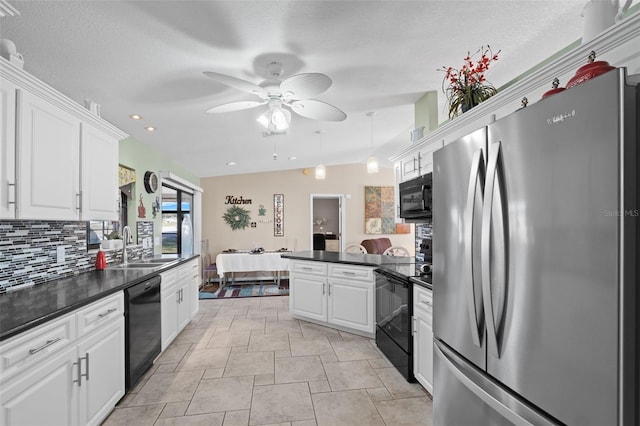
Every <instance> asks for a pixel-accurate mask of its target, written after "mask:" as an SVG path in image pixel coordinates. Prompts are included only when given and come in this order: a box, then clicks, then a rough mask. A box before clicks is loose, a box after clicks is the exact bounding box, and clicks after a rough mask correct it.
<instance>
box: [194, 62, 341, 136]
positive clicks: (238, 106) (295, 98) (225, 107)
mask: <svg viewBox="0 0 640 426" xmlns="http://www.w3.org/2000/svg"><path fill="white" fill-rule="evenodd" d="M267 73H268V75H269V76H270V79H268V80H265V81H263V82H262V83H260V84H254V83H251V82H249V81H246V80H242V79H239V78H236V77H231V76H229V75H225V74H220V73H217V72H212V71H205V72H204V75H206V76H207V77H211V78H213V79H214V80H216V81H217V82H219V83H222V84H224V85H226V86H229V87H233V88H235V89H238V90H242V91H243V92H247V93H251V94H253V95H256V96H257V97H258V98H260V100H257V101H238V102H229V103H226V104H222V105H218V106H215V107H213V108H210V109H208V110H207V111H206V112H207V113H214V114H216V113H224V112H231V111H240V110H244V109H250V108H256V107H259V106H262V105H267V109H266V111H265V112H264V113H263V114H261V115H260V116H259V117H258V119H257V121H258V122H259V123H260V124H262V125H263V126H264V127H265V128H266V129H267V130H268V131H269V132H270V133H282V132H284V131H286V130H287V129H288V128H289V123H290V122H291V112H289V110H288V109H291V111H293V112H295V113H296V114H298V115H301V116H303V117H306V118H311V119H314V120H324V121H343V120H344V119H346V118H347V114H345V113H344V112H343V111H342V110H340V109H339V108H337V107H335V106H333V105H330V104H328V103H326V102H322V101H319V100H317V99H311V98H313V97H315V96H317V95H319V94H321V93H323V92H324V91H326V90H327V89H328V88H329V87H330V86H331V83H332V82H331V79H330V78H329V77H328V76H326V75H325V74H320V73H305V74H296V75H293V76H291V77H288V78H285V79H284V80H280V76H281V75H282V64H281V63H280V62H271V63H269V64H268V65H267ZM283 107H286V108H283ZM287 108H288V109H287Z"/></svg>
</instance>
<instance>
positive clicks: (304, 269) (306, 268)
mask: <svg viewBox="0 0 640 426" xmlns="http://www.w3.org/2000/svg"><path fill="white" fill-rule="evenodd" d="M300 269H302V270H303V271H313V268H312V267H310V266H301V267H300Z"/></svg>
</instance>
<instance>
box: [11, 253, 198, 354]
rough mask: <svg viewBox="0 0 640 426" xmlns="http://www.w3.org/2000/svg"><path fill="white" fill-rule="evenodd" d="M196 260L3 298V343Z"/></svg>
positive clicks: (73, 280) (86, 276)
mask: <svg viewBox="0 0 640 426" xmlns="http://www.w3.org/2000/svg"><path fill="white" fill-rule="evenodd" d="M195 257H197V255H195V256H187V257H181V258H179V257H175V259H176V261H175V262H171V263H165V264H163V265H159V266H151V267H149V268H128V269H127V268H119V267H114V266H112V267H107V269H105V270H103V271H96V270H93V271H90V272H85V273H82V274H78V275H74V276H72V277H68V278H62V279H59V280H54V281H49V282H47V283H44V284H39V285H36V286H32V287H26V288H22V289H20V290H16V291H10V292H7V293H3V294H0V341H2V340H5V339H8V338H10V337H12V336H15V335H17V334H19V333H22V332H24V331H27V330H29V329H31V328H33V327H35V326H38V325H40V324H43V323H45V322H47V321H50V320H52V319H54V318H56V317H59V316H62V315H64V314H66V313H69V312H72V311H74V310H76V309H78V308H81V307H82V306H85V305H88V304H90V303H92V302H95V301H97V300H100V299H102V298H104V297H106V296H109V295H111V294H113V293H116V292H118V291H122V290H124V289H125V288H127V287H130V286H132V285H134V284H137V283H139V282H141V281H144V280H145V279H146V278H149V277H152V276H154V275H157V274H159V273H161V272H163V271H165V270H168V269H171V268H174V267H176V266H178V265H180V264H182V263H184V262H187V261H189V260H191V259H193V258H195ZM163 258H165V259H166V258H167V256H164V257H163ZM149 260H151V259H145V261H149ZM134 262H135V261H131V263H134Z"/></svg>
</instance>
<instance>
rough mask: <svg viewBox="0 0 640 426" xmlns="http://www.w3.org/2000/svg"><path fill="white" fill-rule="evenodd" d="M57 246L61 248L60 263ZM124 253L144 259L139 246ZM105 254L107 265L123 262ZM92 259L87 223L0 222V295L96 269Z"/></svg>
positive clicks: (115, 253) (116, 254)
mask: <svg viewBox="0 0 640 426" xmlns="http://www.w3.org/2000/svg"><path fill="white" fill-rule="evenodd" d="M152 232H153V231H152ZM58 247H64V262H61V263H58V253H57V250H58ZM127 252H128V257H129V259H131V260H134V259H141V258H142V257H143V249H142V246H140V245H131V246H129V247H127ZM105 255H106V258H107V264H110V263H112V264H117V263H121V262H122V251H121V250H106V251H105ZM151 255H153V253H152V254H151ZM95 257H96V255H95V253H87V224H86V222H81V221H78V222H66V221H65V222H60V221H23V220H15V221H11V220H9V221H7V220H2V221H0V293H4V292H6V291H10V290H14V289H17V288H20V287H22V286H25V285H38V284H43V283H46V282H47V281H52V280H56V279H59V278H65V277H68V276H71V275H75V274H80V273H82V272H87V271H89V270H91V269H94V268H95Z"/></svg>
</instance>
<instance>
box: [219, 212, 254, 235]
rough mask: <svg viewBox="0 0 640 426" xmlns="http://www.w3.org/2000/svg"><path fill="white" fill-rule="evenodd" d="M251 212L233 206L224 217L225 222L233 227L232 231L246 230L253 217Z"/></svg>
mask: <svg viewBox="0 0 640 426" xmlns="http://www.w3.org/2000/svg"><path fill="white" fill-rule="evenodd" d="M249 213H250V212H249V211H248V210H245V209H243V208H242V207H238V206H232V207H229V208H228V209H227V212H226V213H225V214H224V216H222V218H223V219H224V221H225V222H227V224H228V225H229V226H230V227H231V229H232V230H234V231H235V230H236V229H244V228H246V227H247V226H249V222H250V221H251V216H249Z"/></svg>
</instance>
